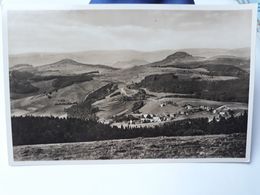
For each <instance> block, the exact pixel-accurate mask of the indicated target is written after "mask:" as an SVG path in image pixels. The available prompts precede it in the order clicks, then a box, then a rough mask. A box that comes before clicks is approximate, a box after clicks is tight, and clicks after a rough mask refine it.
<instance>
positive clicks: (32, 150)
mask: <svg viewBox="0 0 260 195" xmlns="http://www.w3.org/2000/svg"><path fill="white" fill-rule="evenodd" d="M245 150H246V135H245V134H243V133H236V134H230V135H223V134H221V135H207V136H182V137H155V138H135V139H124V140H108V141H95V142H80V143H66V144H62V143H61V144H44V145H25V146H15V147H14V159H15V161H27V160H33V161H35V160H98V159H155V158H157V159H160V158H173V159H180V158H242V157H245Z"/></svg>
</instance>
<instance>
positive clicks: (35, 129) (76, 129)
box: [12, 112, 247, 145]
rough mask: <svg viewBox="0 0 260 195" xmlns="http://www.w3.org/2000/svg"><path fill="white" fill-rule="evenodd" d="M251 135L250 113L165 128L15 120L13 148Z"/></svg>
mask: <svg viewBox="0 0 260 195" xmlns="http://www.w3.org/2000/svg"><path fill="white" fill-rule="evenodd" d="M246 132H247V112H245V113H244V114H242V115H241V116H239V117H234V116H231V117H230V118H227V119H226V118H224V117H223V118H220V120H219V121H217V120H215V119H213V120H212V121H211V122H208V119H207V118H196V119H185V120H181V121H174V122H171V123H165V124H164V125H161V126H155V127H154V128H151V127H141V128H131V127H122V128H118V127H111V126H110V125H106V124H102V123H98V122H97V121H96V120H91V119H90V120H81V119H77V118H67V119H65V118H57V117H33V116H20V117H12V137H13V145H31V144H49V143H69V142H86V141H97V140H110V139H130V138H137V137H158V136H194V135H211V134H232V133H246Z"/></svg>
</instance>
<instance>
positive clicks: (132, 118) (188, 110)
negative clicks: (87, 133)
mask: <svg viewBox="0 0 260 195" xmlns="http://www.w3.org/2000/svg"><path fill="white" fill-rule="evenodd" d="M164 106H167V105H166V104H165V103H162V104H160V107H164ZM242 113H243V112H236V113H235V112H234V111H233V110H232V109H231V108H229V107H228V106H226V105H222V106H219V107H211V106H205V105H200V106H194V105H191V104H185V105H183V106H182V108H181V109H180V110H179V111H177V112H175V113H160V114H153V113H149V114H148V113H137V114H129V115H125V116H124V117H123V118H121V119H119V120H117V119H115V118H113V119H109V120H105V119H99V122H100V123H103V124H110V125H111V126H117V127H122V126H123V127H144V126H147V127H153V126H155V125H162V124H164V123H168V122H171V121H177V120H183V119H187V118H199V117H201V118H206V117H207V118H208V122H209V123H210V122H211V121H212V120H214V119H215V121H217V122H219V121H220V120H221V118H225V119H227V118H230V117H231V116H234V117H237V116H240V115H241V114H242Z"/></svg>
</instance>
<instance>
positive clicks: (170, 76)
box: [135, 73, 249, 103]
mask: <svg viewBox="0 0 260 195" xmlns="http://www.w3.org/2000/svg"><path fill="white" fill-rule="evenodd" d="M135 87H136V88H140V87H143V88H147V89H149V90H150V91H154V92H170V93H180V94H191V95H193V97H195V98H199V99H208V100H215V101H228V102H245V103H247V102H248V90H249V77H246V76H245V77H241V78H237V79H230V80H196V79H195V80H194V79H192V78H179V77H178V76H176V75H175V74H174V73H167V74H157V75H149V76H146V77H145V78H144V79H143V80H142V81H141V82H140V83H137V84H135Z"/></svg>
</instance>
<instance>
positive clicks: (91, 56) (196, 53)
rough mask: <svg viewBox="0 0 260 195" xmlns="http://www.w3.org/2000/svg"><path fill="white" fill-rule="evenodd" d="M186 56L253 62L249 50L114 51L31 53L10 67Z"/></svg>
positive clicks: (125, 64)
mask: <svg viewBox="0 0 260 195" xmlns="http://www.w3.org/2000/svg"><path fill="white" fill-rule="evenodd" d="M180 51H181V52H186V53H188V54H189V55H191V56H193V57H197V58H196V59H200V58H201V59H202V58H219V57H224V58H227V57H232V58H233V57H241V58H246V59H249V58H250V48H239V49H183V50H161V51H153V52H143V51H134V50H122V51H120V50H115V51H87V52H75V53H58V54H57V53H31V54H18V55H10V56H9V64H10V67H13V66H17V65H19V66H25V65H26V66H27V65H32V66H34V67H38V66H43V65H46V64H48V65H50V64H53V63H56V62H59V61H62V60H64V59H69V60H73V61H76V62H78V63H81V64H89V65H105V66H110V67H113V68H130V67H133V66H139V65H145V64H150V63H154V62H158V61H161V60H163V59H165V58H167V57H169V56H171V55H173V54H174V53H176V52H180Z"/></svg>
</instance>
